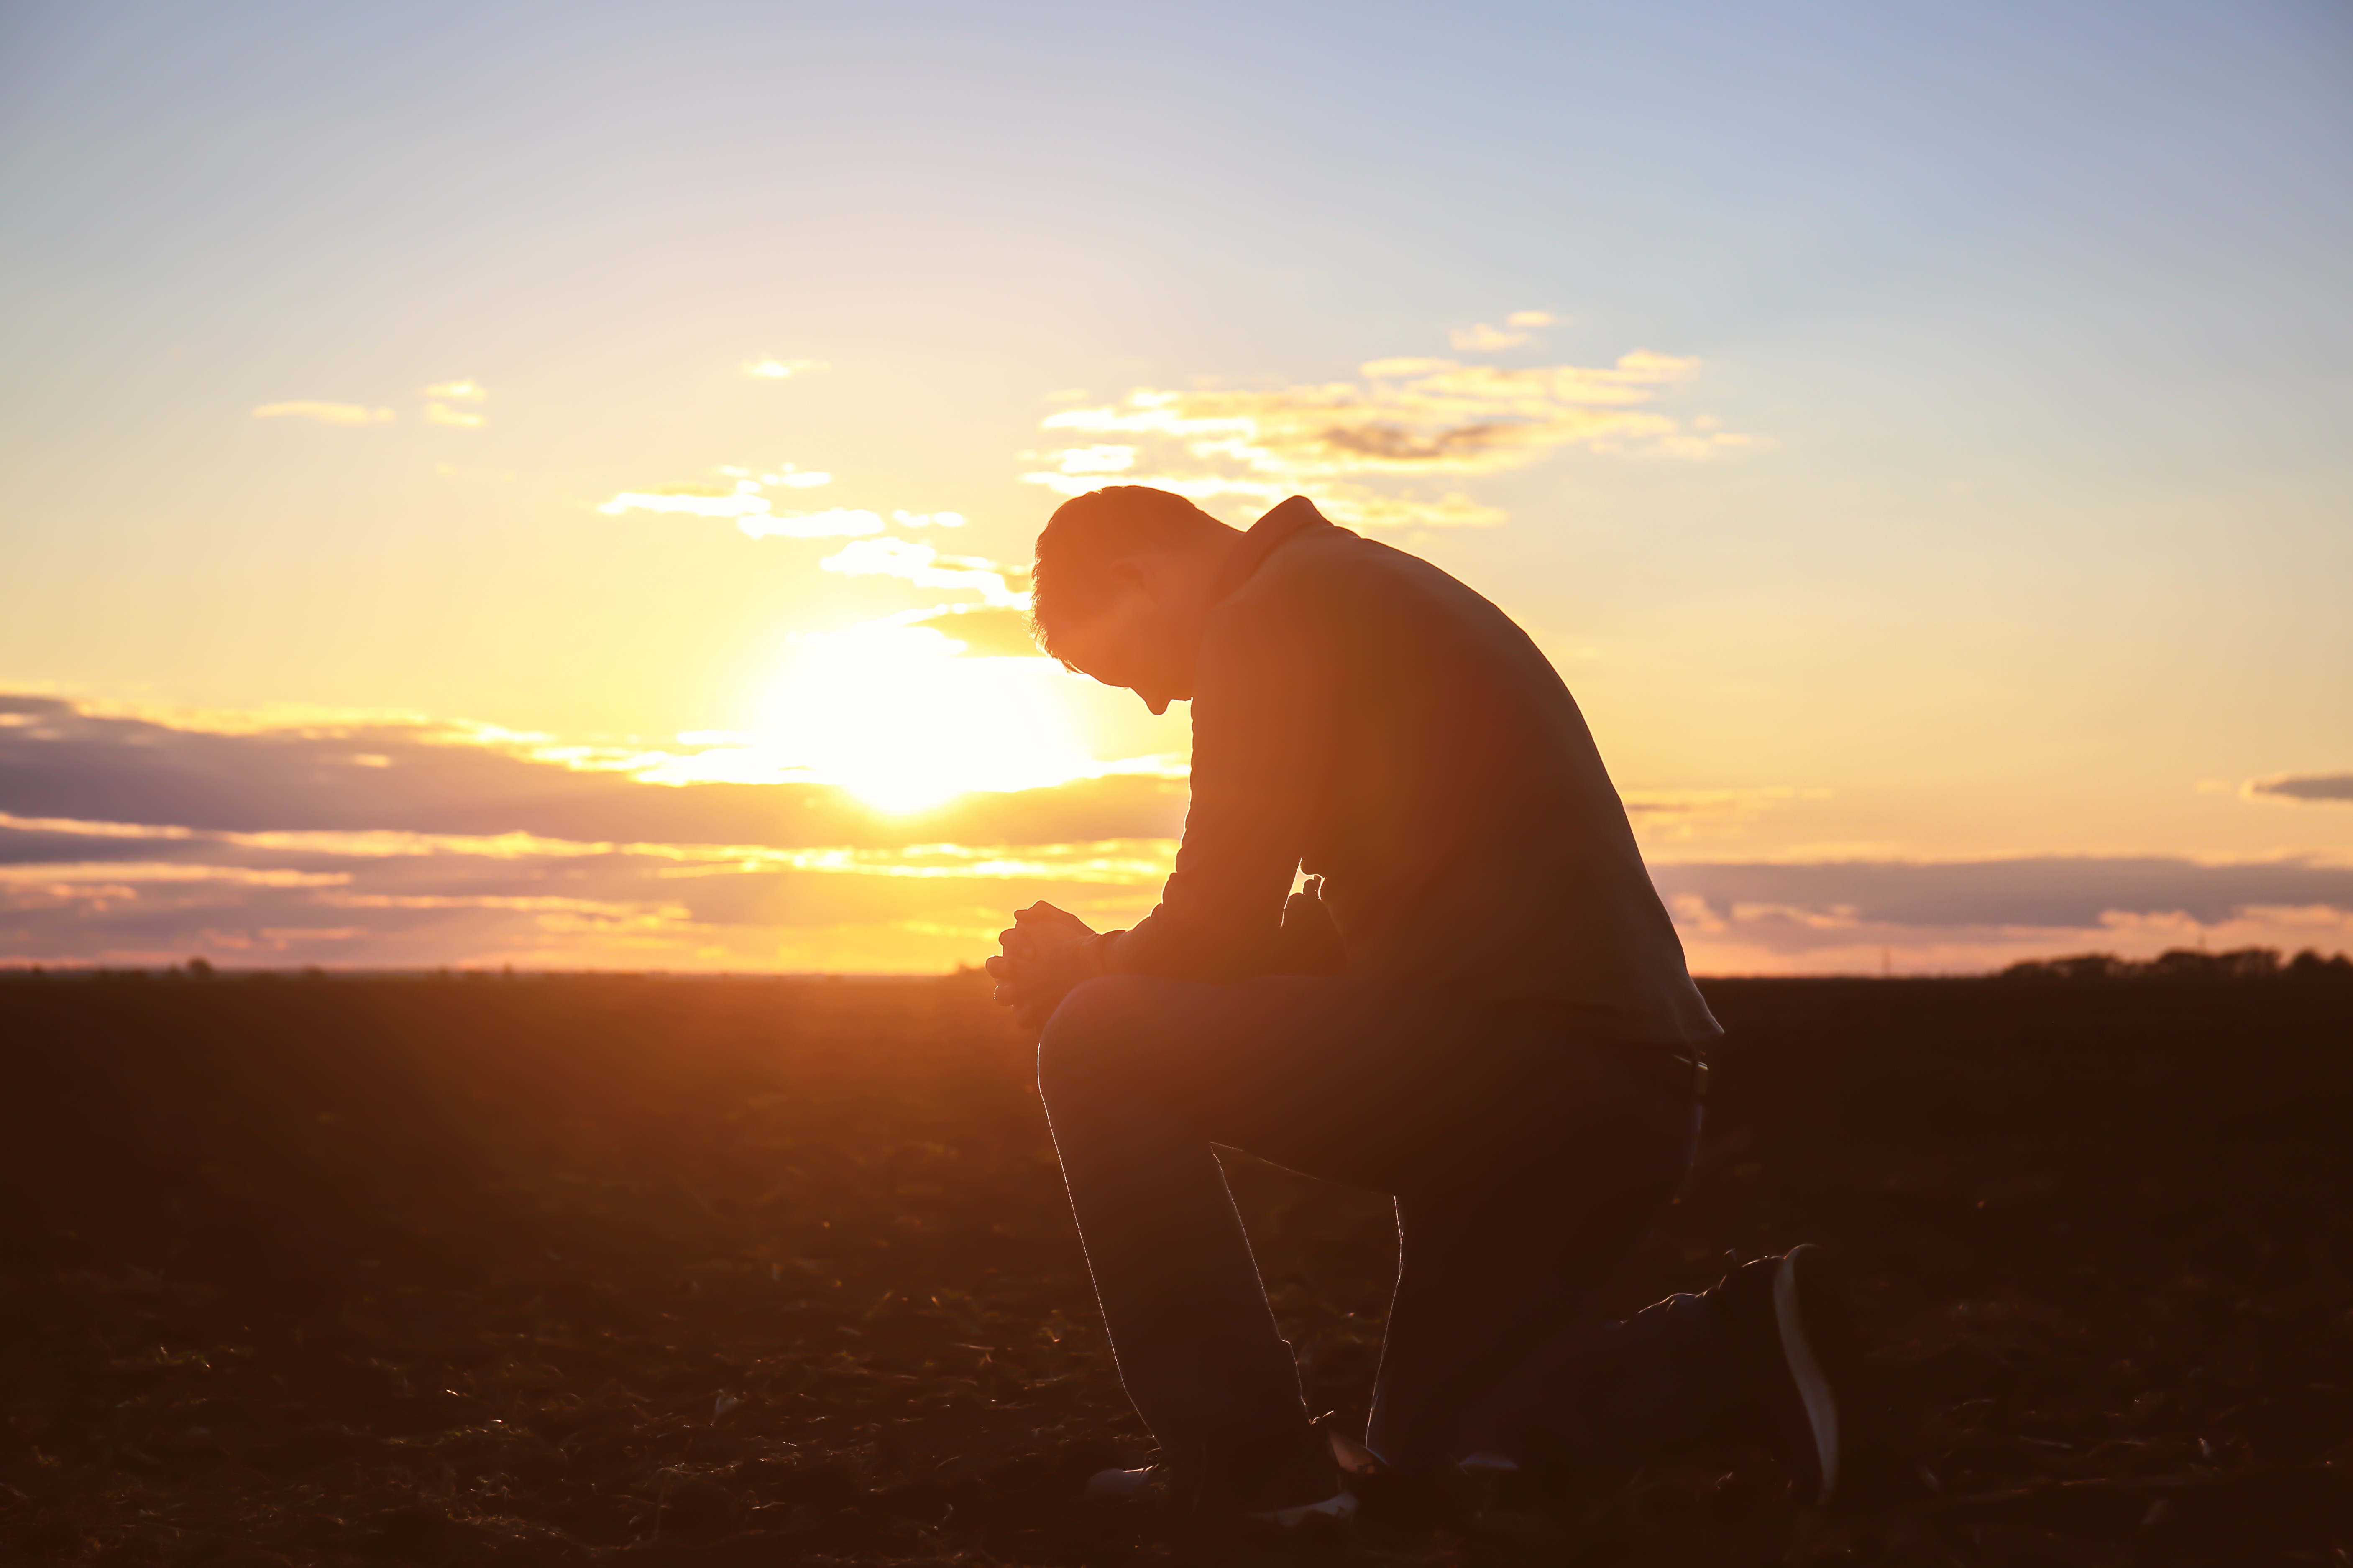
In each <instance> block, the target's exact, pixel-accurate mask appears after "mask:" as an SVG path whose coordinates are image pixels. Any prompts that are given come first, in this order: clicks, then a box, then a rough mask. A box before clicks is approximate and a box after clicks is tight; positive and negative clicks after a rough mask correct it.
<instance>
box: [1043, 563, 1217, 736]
mask: <svg viewBox="0 0 2353 1568" xmlns="http://www.w3.org/2000/svg"><path fill="white" fill-rule="evenodd" d="M1188 611H1189V612H1190V613H1188ZM1200 620H1201V617H1200V615H1199V613H1198V608H1197V607H1193V606H1188V605H1184V604H1182V603H1180V602H1176V601H1175V599H1174V597H1173V596H1172V595H1166V594H1162V593H1157V592H1155V591H1154V588H1153V586H1152V585H1150V584H1144V583H1132V584H1129V585H1127V586H1125V587H1124V588H1123V589H1122V590H1121V591H1120V593H1119V594H1118V595H1116V596H1115V597H1114V598H1113V599H1112V601H1111V602H1110V603H1109V604H1107V605H1104V606H1103V608H1101V609H1100V610H1097V611H1096V612H1095V613H1094V614H1093V615H1092V616H1088V617H1087V618H1086V619H1084V620H1081V621H1078V622H1076V623H1074V624H1072V625H1071V626H1064V627H1057V628H1056V630H1055V632H1054V651H1055V652H1057V653H1059V654H1060V655H1061V657H1062V658H1065V659H1067V660H1069V661H1070V663H1071V666H1072V668H1076V669H1078V670H1080V671H1081V672H1082V673H1084V674H1087V675H1091V676H1092V677H1094V678H1095V679H1097V680H1100V681H1102V682H1103V684H1104V685H1105V686H1122V687H1125V688H1126V689H1128V690H1130V691H1133V692H1134V693H1135V694H1136V696H1138V697H1140V698H1142V699H1143V700H1144V705H1145V707H1146V708H1149V709H1151V710H1152V711H1153V712H1155V713H1165V712H1166V711H1167V710H1168V704H1170V703H1171V702H1182V701H1187V700H1190V699H1191V697H1192V695H1193V667H1194V664H1195V663H1196V661H1197V660H1198V658H1199V655H1200V647H1201V625H1200Z"/></svg>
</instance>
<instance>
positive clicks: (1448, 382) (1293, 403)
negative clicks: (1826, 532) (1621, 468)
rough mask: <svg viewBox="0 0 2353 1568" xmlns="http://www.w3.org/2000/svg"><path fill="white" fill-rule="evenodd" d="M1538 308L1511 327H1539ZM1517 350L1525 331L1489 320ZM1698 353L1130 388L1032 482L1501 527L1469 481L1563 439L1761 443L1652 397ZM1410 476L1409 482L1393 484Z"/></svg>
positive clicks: (1672, 450)
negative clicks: (1256, 385) (1598, 362)
mask: <svg viewBox="0 0 2353 1568" xmlns="http://www.w3.org/2000/svg"><path fill="white" fill-rule="evenodd" d="M1539 316H1543V317H1545V319H1546V320H1547V321H1548V320H1549V319H1550V318H1549V316H1548V315H1546V312H1542V311H1523V312H1520V313H1519V314H1518V315H1516V316H1514V317H1513V318H1512V320H1513V321H1514V323H1525V325H1528V326H1534V325H1536V324H1538V322H1537V321H1536V318H1537V317H1539ZM1477 331H1481V332H1485V333H1489V334H1492V335H1493V338H1494V340H1495V341H1492V342H1484V343H1482V344H1480V345H1476V346H1484V347H1501V346H1505V345H1504V343H1503V342H1502V341H1501V340H1503V339H1504V338H1509V339H1510V341H1511V342H1514V343H1515V342H1521V341H1524V339H1525V334H1521V335H1518V336H1514V334H1511V333H1506V332H1499V331H1497V330H1496V329H1493V328H1488V327H1483V326H1482V327H1481V328H1479V329H1477ZM1698 371H1699V362H1698V361H1697V360H1695V359H1690V358H1678V357H1675V356H1672V355H1668V354H1661V353H1651V352H1650V351H1648V350H1636V351H1635V352H1633V353H1628V354H1625V355H1622V356H1620V359H1619V360H1618V361H1617V363H1615V364H1611V365H1605V366H1581V365H1569V364H1560V365H1538V366H1525V367H1507V366H1499V365H1487V364H1472V363H1462V362H1460V361H1456V360H1447V359H1383V360H1374V361H1370V362H1368V363H1366V364H1365V365H1364V366H1363V367H1361V370H1360V372H1359V374H1360V379H1359V380H1356V381H1348V382H1334V383H1327V384H1323V385H1317V386H1290V387H1283V388H1281V389H1278V390H1273V391H1256V390H1200V389H1193V390H1168V389H1160V388H1152V387H1144V388H1139V389H1137V390H1135V391H1134V392H1131V393H1129V394H1128V395H1127V396H1126V397H1125V398H1124V399H1123V400H1121V401H1120V402H1118V403H1115V404H1111V405H1102V406H1096V407H1083V408H1071V409H1064V410H1062V411H1061V412H1060V413H1057V414H1053V415H1050V416H1048V417H1047V418H1046V420H1045V421H1044V425H1043V427H1044V428H1045V429H1047V430H1049V431H1054V432H1068V433H1070V434H1071V435H1073V436H1083V437H1091V439H1089V440H1087V441H1086V442H1085V443H1084V444H1083V445H1073V446H1070V447H1062V448H1060V449H1059V450H1057V451H1052V452H1049V453H1047V454H1045V456H1046V457H1047V458H1049V459H1050V461H1051V462H1052V464H1053V466H1052V467H1051V468H1046V469H1039V470H1036V471H1033V472H1030V473H1028V474H1025V475H1024V476H1023V478H1024V479H1026V480H1028V481H1029V482H1030V483H1032V484H1038V485H1042V486H1045V487H1046V488H1048V489H1052V490H1055V491H1056V492H1058V493H1060V494H1063V495H1078V494H1081V493H1082V492H1084V491H1087V490H1091V489H1096V488H1098V487H1099V486H1101V485H1103V484H1104V483H1106V482H1112V481H1113V476H1116V482H1123V483H1132V484H1149V485H1155V486H1159V487H1161V488H1163V489H1171V490H1174V491H1176V492H1177V493H1178V494H1181V495H1185V496H1187V497H1190V498H1191V499H1193V500H1197V501H1202V502H1209V501H1213V500H1218V499H1219V498H1224V497H1233V498H1238V499H1243V500H1252V501H1256V502H1259V503H1261V504H1263V503H1265V502H1268V501H1271V500H1279V499H1281V498H1282V496H1284V495H1287V494H1291V493H1293V492H1294V491H1299V492H1304V493H1306V494H1309V495H1311V496H1314V498H1315V499H1316V500H1317V501H1318V503H1319V504H1320V505H1322V506H1323V507H1324V510H1326V511H1327V512H1328V513H1330V514H1331V515H1332V516H1333V517H1334V518H1335V520H1336V521H1344V522H1350V523H1356V524H1362V525H1365V526H1369V527H1449V526H1463V525H1475V524H1481V523H1492V522H1496V521H1502V516H1503V514H1502V513H1500V512H1499V511H1497V510H1495V509H1493V508H1492V507H1488V506H1483V505H1482V504H1480V503H1479V502H1477V501H1475V500H1472V499H1471V498H1469V497H1468V496H1466V495H1464V494H1462V493H1461V491H1459V490H1446V491H1443V492H1442V493H1440V494H1438V495H1436V496H1435V497H1432V496H1430V495H1428V494H1427V493H1425V491H1424V490H1423V489H1418V488H1415V482H1416V481H1419V483H1421V484H1423V485H1427V484H1428V483H1429V482H1430V481H1441V482H1442V481H1447V480H1458V481H1459V480H1461V479H1471V478H1475V477H1477V476H1481V475H1486V474H1493V473H1498V472H1501V471H1504V470H1505V469H1509V468H1518V467H1521V466H1523V465H1525V464H1527V463H1531V462H1534V461H1535V460H1537V459H1538V458H1542V457H1544V456H1546V454H1548V453H1550V452H1553V451H1555V450H1557V449H1559V448H1562V447H1581V448H1583V449H1585V450H1588V451H1592V452H1599V453H1609V454H1616V455H1622V456H1639V457H1669V458H1708V457H1714V456H1717V455H1720V454H1721V453H1723V452H1725V451H1726V450H1729V449H1732V448H1735V447H1743V446H1747V445H1751V444H1753V441H1752V438H1751V437H1746V436H1742V435H1737V434H1735V433H1732V432H1728V431H1725V430H1722V429H1718V428H1715V427H1714V426H1713V422H1712V421H1705V420H1693V421H1690V422H1688V423H1686V422H1685V421H1683V420H1682V419H1678V418H1676V417H1673V416H1669V415H1666V414H1663V413H1661V412H1659V411H1658V410H1657V409H1656V408H1654V407H1651V406H1650V405H1651V403H1652V402H1653V401H1654V400H1655V399H1656V398H1657V397H1658V396H1659V395H1661V394H1662V393H1663V392H1665V391H1667V390H1669V389H1671V388H1673V387H1675V386H1678V385H1680V384H1684V383H1687V382H1689V381H1690V380H1691V379H1692V378H1693V377H1694V376H1695V375H1696V374H1698ZM1399 484H1402V485H1403V486H1404V488H1395V489H1393V488H1390V487H1392V486H1397V485H1399Z"/></svg>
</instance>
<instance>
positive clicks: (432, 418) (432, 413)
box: [425, 403, 491, 430]
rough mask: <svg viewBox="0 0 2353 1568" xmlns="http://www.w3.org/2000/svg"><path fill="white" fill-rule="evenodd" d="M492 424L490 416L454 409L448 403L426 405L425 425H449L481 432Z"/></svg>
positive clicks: (468, 410) (467, 409)
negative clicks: (484, 427) (481, 429)
mask: <svg viewBox="0 0 2353 1568" xmlns="http://www.w3.org/2000/svg"><path fill="white" fill-rule="evenodd" d="M490 422H491V420H490V416H488V415H486V414H477V413H475V412H474V411H473V410H472V409H470V408H453V407H451V406H450V405H448V404H446V403H428V404H427V405H425V423H427V425H448V426H454V427H456V428H458V429H460V430H479V429H480V428H481V427H482V426H485V425H487V424H489V423H490Z"/></svg>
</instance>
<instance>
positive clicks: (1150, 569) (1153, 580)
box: [1111, 555, 1160, 599]
mask: <svg viewBox="0 0 2353 1568" xmlns="http://www.w3.org/2000/svg"><path fill="white" fill-rule="evenodd" d="M1111 583H1112V586H1113V589H1115V590H1117V591H1118V592H1119V593H1121V594H1127V593H1138V594H1142V595H1144V596H1145V598H1147V599H1158V598H1159V597H1160V574H1159V573H1158V572H1157V571H1155V569H1154V563H1153V561H1152V559H1151V558H1150V557H1149V556H1143V555H1131V556H1129V557H1128V558H1127V559H1125V560H1124V561H1119V562H1115V563H1113V565H1112V569H1111Z"/></svg>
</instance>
